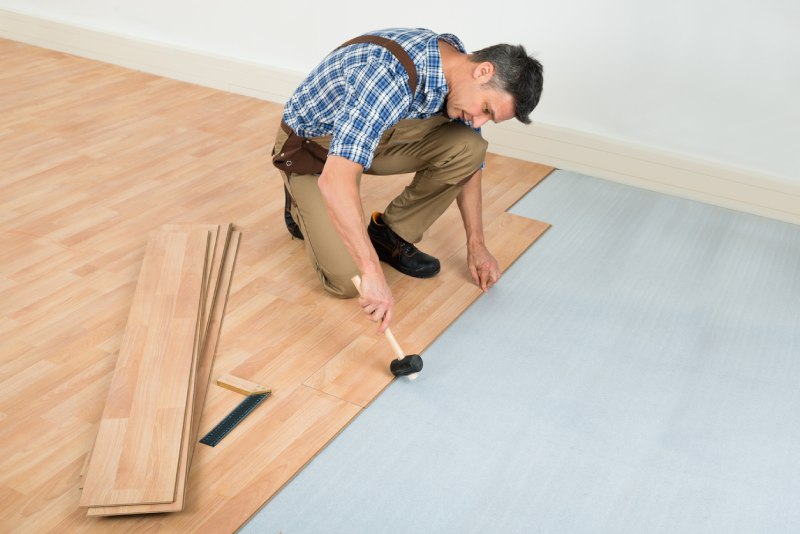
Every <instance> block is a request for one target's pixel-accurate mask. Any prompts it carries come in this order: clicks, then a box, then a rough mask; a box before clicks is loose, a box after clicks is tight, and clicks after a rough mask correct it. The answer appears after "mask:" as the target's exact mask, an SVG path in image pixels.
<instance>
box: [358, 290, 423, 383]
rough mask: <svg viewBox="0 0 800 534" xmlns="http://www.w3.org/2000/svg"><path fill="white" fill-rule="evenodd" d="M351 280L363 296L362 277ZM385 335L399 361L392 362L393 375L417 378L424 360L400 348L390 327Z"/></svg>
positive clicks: (385, 331)
mask: <svg viewBox="0 0 800 534" xmlns="http://www.w3.org/2000/svg"><path fill="white" fill-rule="evenodd" d="M350 280H352V282H353V285H354V286H356V290H357V291H358V294H359V295H361V277H360V276H359V275H355V276H354V277H353V278H351V279H350ZM384 333H385V334H386V338H387V339H388V340H389V344H390V345H391V346H392V350H393V351H394V354H395V356H397V360H395V361H393V362H392V365H391V368H390V369H391V371H392V374H393V375H395V376H407V377H408V378H409V379H411V380H414V379H415V378H417V373H418V372H419V371H420V370H421V369H422V358H420V357H419V355H417V354H406V353H405V352H404V351H403V349H402V348H401V347H400V344H399V343H398V342H397V339H395V337H394V334H392V331H391V329H389V328H388V327H387V328H386V330H384Z"/></svg>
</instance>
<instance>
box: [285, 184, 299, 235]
mask: <svg viewBox="0 0 800 534" xmlns="http://www.w3.org/2000/svg"><path fill="white" fill-rule="evenodd" d="M283 192H284V193H285V194H286V203H285V204H284V206H283V222H285V223H286V229H287V230H289V233H290V234H292V237H296V238H297V239H303V232H301V231H300V227H299V226H298V225H297V223H296V222H294V219H293V218H292V212H291V207H292V197H291V196H290V195H289V190H288V189H286V186H285V185H284V186H283Z"/></svg>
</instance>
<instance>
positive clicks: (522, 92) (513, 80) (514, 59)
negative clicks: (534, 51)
mask: <svg viewBox="0 0 800 534" xmlns="http://www.w3.org/2000/svg"><path fill="white" fill-rule="evenodd" d="M470 60H471V61H473V62H475V63H483V62H484V61H488V62H490V63H491V64H492V65H494V71H495V73H494V76H492V79H491V80H489V83H488V84H487V85H489V86H490V87H494V88H496V89H499V90H501V91H505V92H507V93H510V94H511V96H512V97H514V106H515V111H514V114H515V116H516V118H517V120H518V121H520V122H522V123H523V124H530V123H531V119H530V118H529V117H528V115H530V114H531V112H532V111H533V108H535V107H536V104H538V103H539V97H541V96H542V85H543V79H542V70H543V69H542V64H541V63H539V62H538V61H537V60H535V59H533V58H532V57H530V56H529V55H528V53H527V52H526V51H525V48H524V47H523V46H522V45H517V46H514V45H509V44H497V45H493V46H489V47H487V48H484V49H482V50H478V51H477V52H473V53H472V54H470Z"/></svg>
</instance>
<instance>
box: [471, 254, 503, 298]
mask: <svg viewBox="0 0 800 534" xmlns="http://www.w3.org/2000/svg"><path fill="white" fill-rule="evenodd" d="M467 266H468V267H469V272H470V274H472V279H473V280H474V281H475V284H477V285H478V286H479V287H480V288H481V290H482V291H484V292H486V291H489V288H490V287H492V286H493V285H495V284H496V283H497V281H498V280H500V266H499V265H498V264H497V260H496V259H495V258H494V256H492V254H491V253H490V252H489V249H487V248H486V245H482V244H481V245H473V246H471V247H469V248H468V250H467Z"/></svg>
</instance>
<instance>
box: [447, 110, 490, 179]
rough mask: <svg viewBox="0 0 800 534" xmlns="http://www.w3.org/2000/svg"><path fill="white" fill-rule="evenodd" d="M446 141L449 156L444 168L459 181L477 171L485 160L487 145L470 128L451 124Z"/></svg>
mask: <svg viewBox="0 0 800 534" xmlns="http://www.w3.org/2000/svg"><path fill="white" fill-rule="evenodd" d="M446 139H447V144H448V147H449V148H448V149H449V151H450V154H449V155H448V157H447V162H446V163H445V165H444V166H445V167H450V168H451V169H452V171H454V172H455V175H456V176H457V177H458V180H459V181H460V180H461V179H463V178H465V177H468V176H470V175H471V174H472V173H473V172H475V171H476V170H478V169H479V168H480V166H481V165H482V164H483V162H484V160H485V159H486V149H487V148H488V146H489V143H488V142H487V141H486V140H485V139H484V138H483V137H481V135H480V134H479V133H478V132H476V131H474V130H473V129H472V128H469V127H467V126H465V125H463V124H459V123H452V126H451V127H450V131H449V132H448V134H447V138H446ZM447 174H450V173H447Z"/></svg>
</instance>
